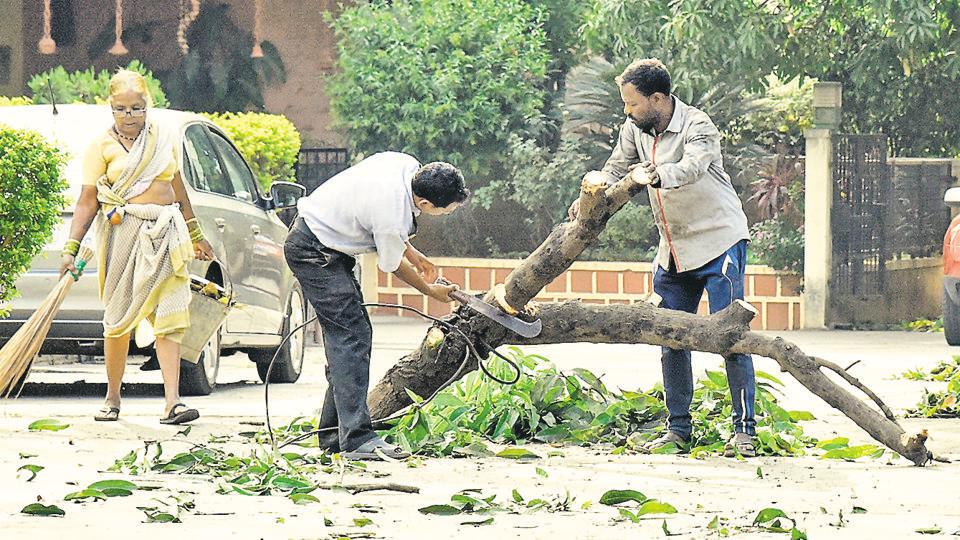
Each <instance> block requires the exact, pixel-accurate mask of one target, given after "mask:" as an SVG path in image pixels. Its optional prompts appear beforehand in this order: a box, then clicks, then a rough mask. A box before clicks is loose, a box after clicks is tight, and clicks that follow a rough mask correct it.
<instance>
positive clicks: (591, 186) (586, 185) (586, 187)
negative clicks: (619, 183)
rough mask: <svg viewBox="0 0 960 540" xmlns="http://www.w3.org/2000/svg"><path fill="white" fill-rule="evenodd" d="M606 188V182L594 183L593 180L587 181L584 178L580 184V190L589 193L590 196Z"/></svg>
mask: <svg viewBox="0 0 960 540" xmlns="http://www.w3.org/2000/svg"><path fill="white" fill-rule="evenodd" d="M606 189H607V185H606V184H595V183H593V182H588V181H587V180H586V179H584V181H583V183H582V184H581V185H580V191H582V192H583V193H585V194H587V195H590V196H591V197H593V196H596V195H597V194H599V193H603V192H604V191H606Z"/></svg>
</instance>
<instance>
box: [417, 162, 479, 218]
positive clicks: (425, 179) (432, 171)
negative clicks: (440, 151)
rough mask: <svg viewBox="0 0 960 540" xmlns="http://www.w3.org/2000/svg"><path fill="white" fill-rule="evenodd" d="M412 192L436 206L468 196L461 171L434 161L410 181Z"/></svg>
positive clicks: (422, 168)
mask: <svg viewBox="0 0 960 540" xmlns="http://www.w3.org/2000/svg"><path fill="white" fill-rule="evenodd" d="M410 185H411V186H412V187H413V194H414V195H416V196H417V197H423V198H424V199H426V200H428V201H430V202H431V203H433V205H434V206H436V207H437V208H443V207H445V206H449V205H450V203H455V202H463V201H465V200H467V197H469V196H470V190H469V189H467V188H466V186H464V184H463V173H461V172H460V170H459V169H457V168H456V167H454V166H453V165H451V164H449V163H444V162H443V161H434V162H433V163H427V164H426V165H424V166H423V167H420V170H419V171H417V174H415V175H413V180H412V181H411V182H410Z"/></svg>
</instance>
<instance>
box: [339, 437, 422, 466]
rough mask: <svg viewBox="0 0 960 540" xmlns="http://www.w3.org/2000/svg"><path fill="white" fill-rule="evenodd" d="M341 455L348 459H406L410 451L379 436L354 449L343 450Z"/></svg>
mask: <svg viewBox="0 0 960 540" xmlns="http://www.w3.org/2000/svg"><path fill="white" fill-rule="evenodd" d="M341 455H342V456H343V458H344V459H346V460H349V461H387V460H394V459H407V458H408V457H410V452H407V451H406V450H404V449H403V448H400V447H399V446H397V445H395V444H389V443H387V442H386V441H384V440H383V439H381V438H380V437H374V438H372V439H370V440H369V441H367V442H365V443H363V444H361V445H360V446H359V447H358V448H357V449H356V450H351V451H350V452H344V453H342V454H341Z"/></svg>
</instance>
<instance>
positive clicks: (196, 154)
mask: <svg viewBox="0 0 960 540" xmlns="http://www.w3.org/2000/svg"><path fill="white" fill-rule="evenodd" d="M183 150H184V157H185V160H186V161H188V162H189V165H190V166H189V167H188V168H187V170H188V171H189V174H190V176H191V178H190V181H191V183H192V184H193V187H195V188H197V189H201V190H204V191H211V192H213V193H219V194H221V195H228V196H231V197H232V196H233V189H232V186H231V185H230V180H229V178H228V177H227V174H226V173H225V172H224V171H223V166H222V165H221V164H220V159H219V158H218V157H217V152H216V150H215V149H214V147H213V144H212V143H211V142H210V138H209V137H207V132H206V130H204V129H203V126H201V125H199V124H195V125H192V126H190V127H188V128H187V132H186V136H185V137H184V145H183Z"/></svg>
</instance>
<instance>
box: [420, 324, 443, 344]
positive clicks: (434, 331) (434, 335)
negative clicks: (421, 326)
mask: <svg viewBox="0 0 960 540" xmlns="http://www.w3.org/2000/svg"><path fill="white" fill-rule="evenodd" d="M445 338H446V336H445V335H444V333H443V330H440V329H439V328H437V327H436V326H434V327H432V328H430V330H429V331H427V337H426V338H425V339H424V341H425V343H426V345H427V348H429V349H436V348H437V347H439V346H440V344H441V343H443V340H444V339H445Z"/></svg>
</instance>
